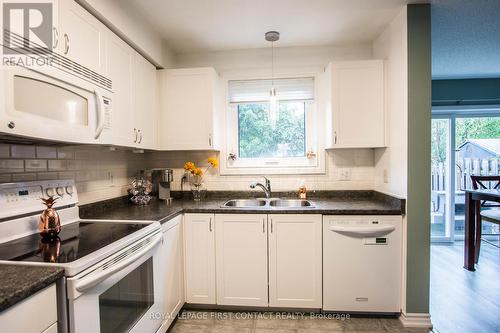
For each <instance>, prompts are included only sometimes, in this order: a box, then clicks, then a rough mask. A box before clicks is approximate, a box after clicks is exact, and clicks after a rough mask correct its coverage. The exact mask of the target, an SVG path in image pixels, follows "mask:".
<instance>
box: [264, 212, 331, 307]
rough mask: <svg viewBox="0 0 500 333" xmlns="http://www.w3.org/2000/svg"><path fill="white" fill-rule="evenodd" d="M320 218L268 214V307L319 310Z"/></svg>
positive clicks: (320, 281)
mask: <svg viewBox="0 0 500 333" xmlns="http://www.w3.org/2000/svg"><path fill="white" fill-rule="evenodd" d="M321 232H322V228H321V215H309V214H300V215H288V214H282V215H269V306H275V307H290V308H295V307H297V308H321V302H322V300H321V296H322V257H321V255H322V246H321V240H322V239H321Z"/></svg>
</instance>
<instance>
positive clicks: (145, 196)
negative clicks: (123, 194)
mask: <svg viewBox="0 0 500 333" xmlns="http://www.w3.org/2000/svg"><path fill="white" fill-rule="evenodd" d="M152 191H153V183H151V182H150V181H149V180H148V179H146V177H145V176H144V172H141V173H140V174H139V175H138V176H137V177H135V178H134V180H133V181H132V183H131V184H130V189H129V193H130V194H131V195H132V196H131V197H130V201H131V202H132V203H134V204H136V205H147V204H149V202H150V201H151V196H150V195H149V194H150V193H151V192H152Z"/></svg>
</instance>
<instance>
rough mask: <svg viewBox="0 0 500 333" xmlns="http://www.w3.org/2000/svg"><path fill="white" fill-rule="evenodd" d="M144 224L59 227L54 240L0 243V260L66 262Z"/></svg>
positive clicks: (30, 238) (32, 237)
mask: <svg viewBox="0 0 500 333" xmlns="http://www.w3.org/2000/svg"><path fill="white" fill-rule="evenodd" d="M147 225H148V224H135V223H126V222H119V223H118V222H117V223H115V222H74V223H71V224H67V225H63V226H62V228H61V232H60V233H59V235H58V237H57V238H55V239H53V240H50V241H49V240H44V239H42V237H41V236H40V235H39V234H34V235H30V236H26V237H23V238H19V239H16V240H12V241H10V242H7V243H2V244H0V260H11V261H25V262H40V263H42V262H53V263H68V262H72V261H75V260H78V259H80V258H82V257H84V256H86V255H88V254H90V253H92V252H94V251H97V250H99V249H101V248H103V247H105V246H106V245H109V244H111V243H113V242H115V241H117V240H119V239H121V238H123V237H125V236H128V235H130V234H132V233H133V232H135V231H137V230H140V229H142V228H145V227H146V226H147Z"/></svg>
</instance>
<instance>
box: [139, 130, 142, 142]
mask: <svg viewBox="0 0 500 333" xmlns="http://www.w3.org/2000/svg"><path fill="white" fill-rule="evenodd" d="M138 131H139V142H138V143H141V142H142V132H141V130H138Z"/></svg>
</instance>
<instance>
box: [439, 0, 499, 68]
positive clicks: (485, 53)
mask: <svg viewBox="0 0 500 333" xmlns="http://www.w3.org/2000/svg"><path fill="white" fill-rule="evenodd" d="M431 13H432V76H433V77H434V78H483V77H500V18H499V14H500V0H474V1H471V0H433V1H432V6H431Z"/></svg>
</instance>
